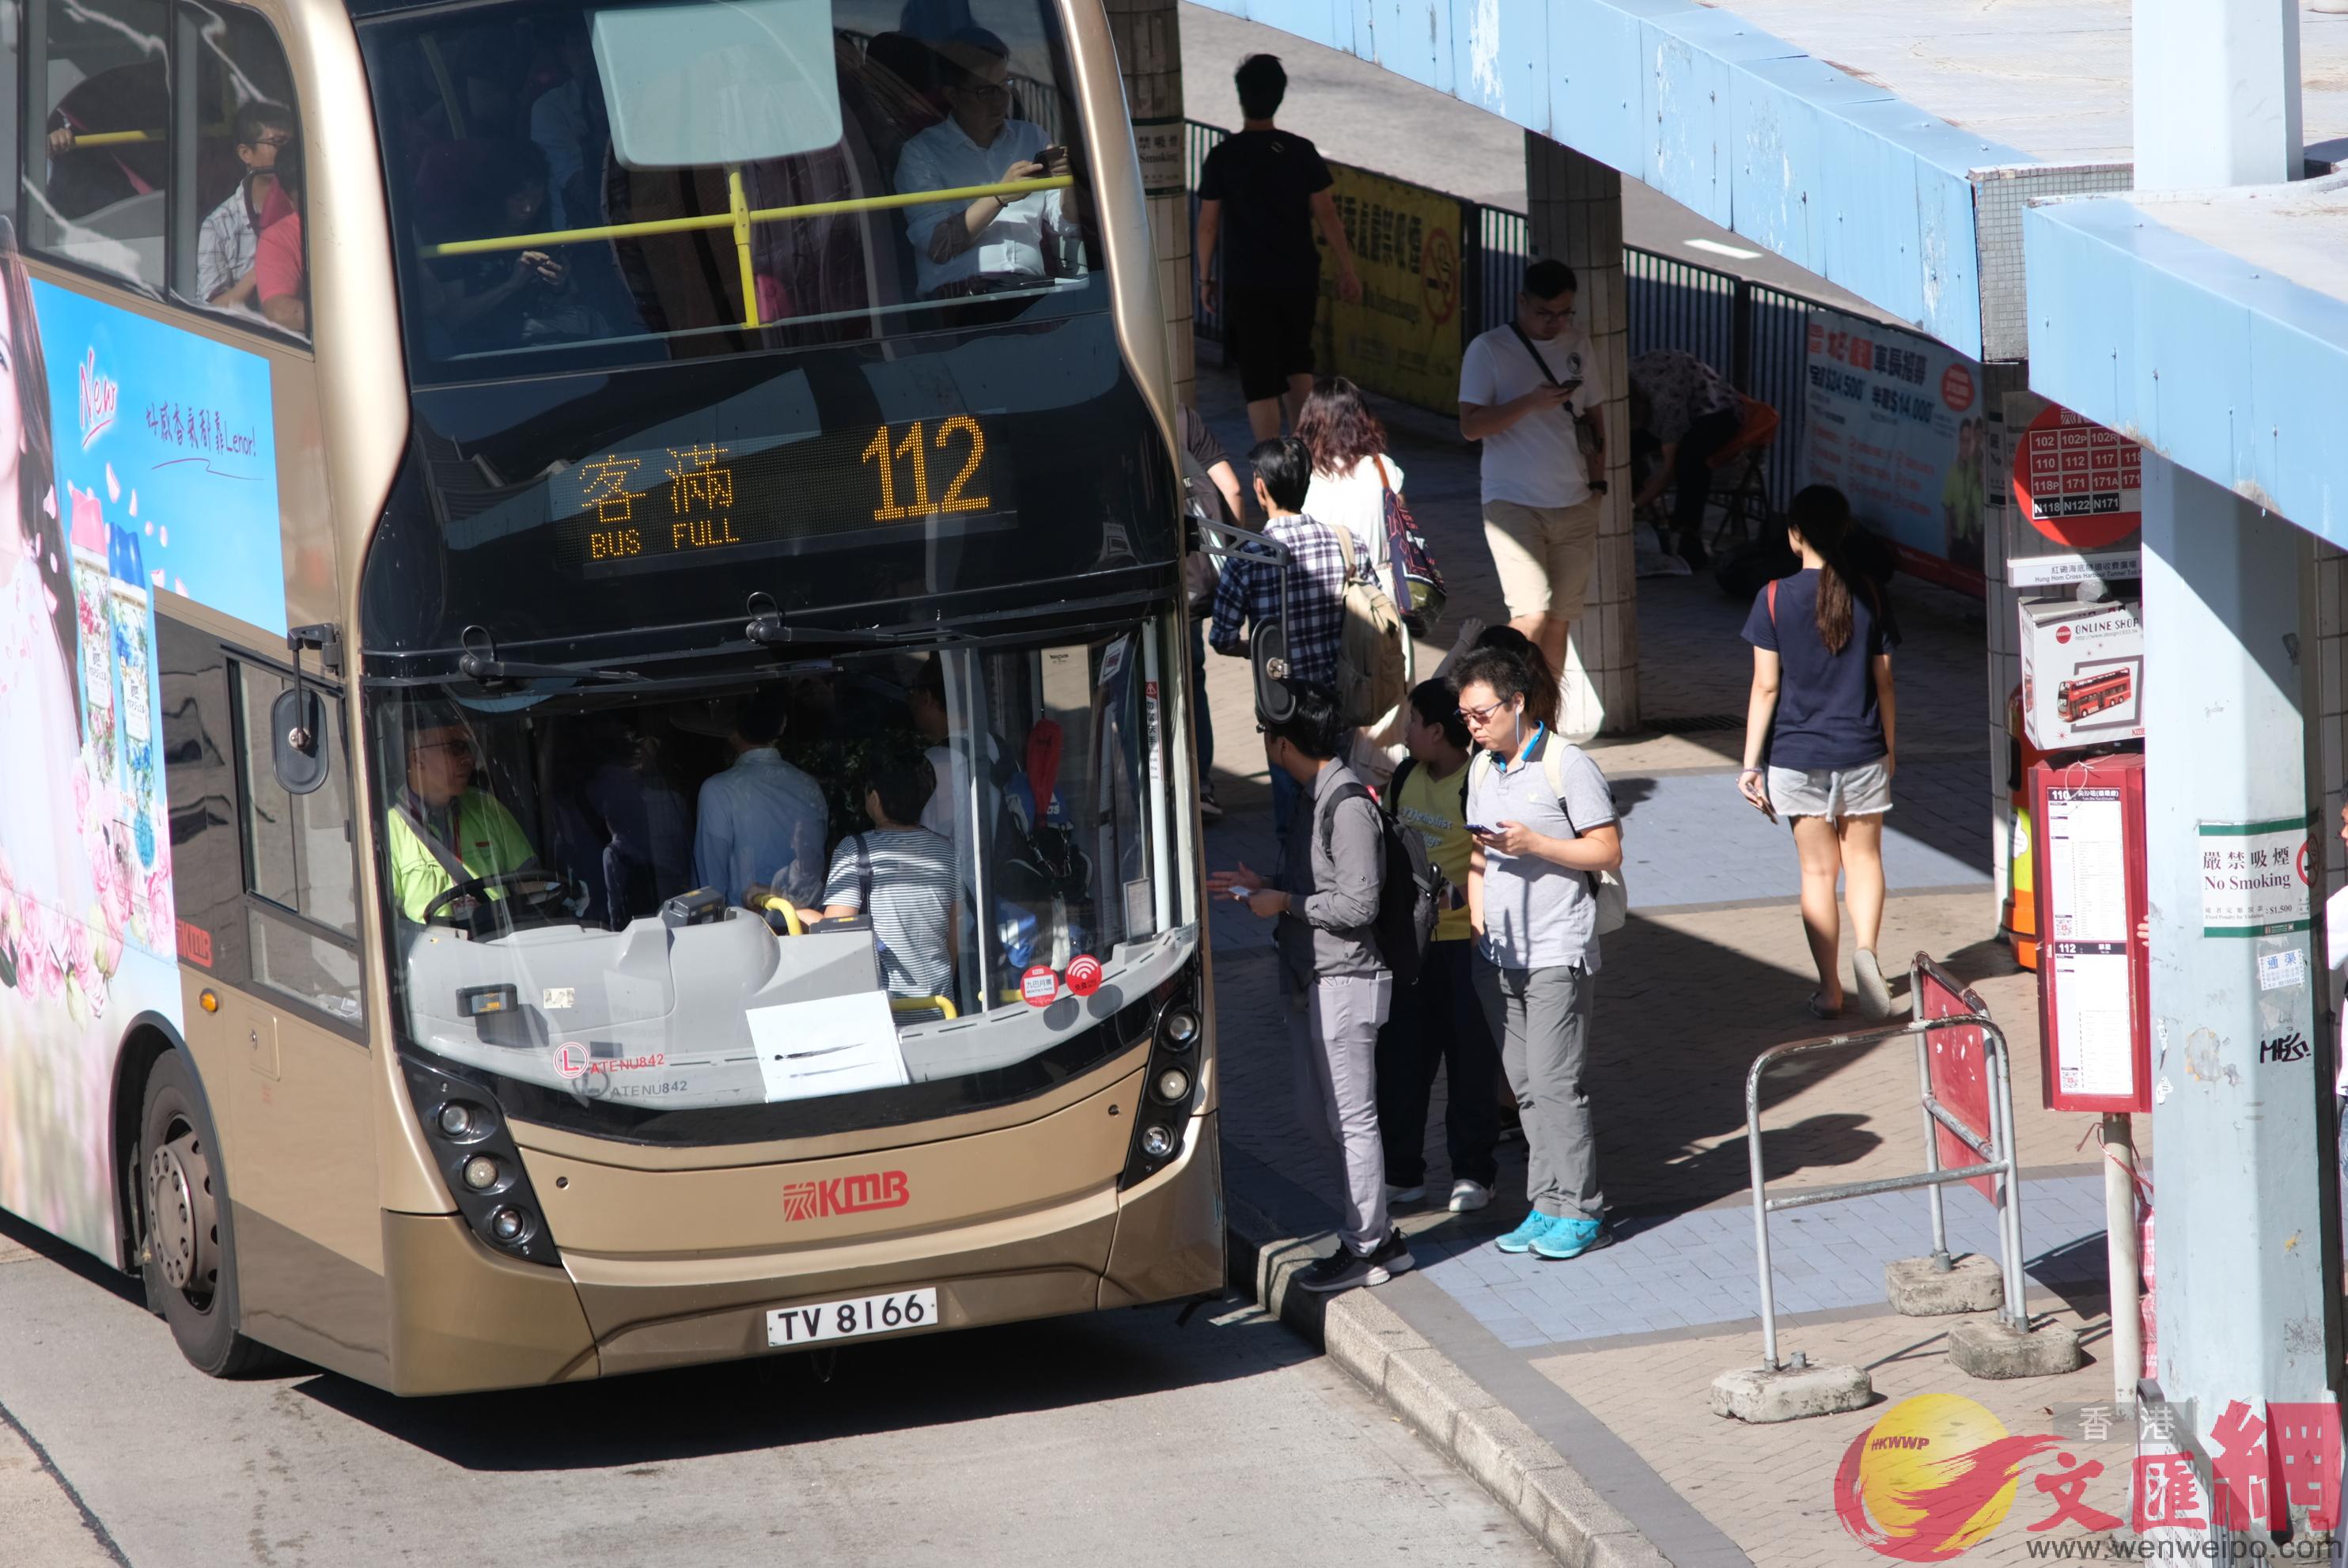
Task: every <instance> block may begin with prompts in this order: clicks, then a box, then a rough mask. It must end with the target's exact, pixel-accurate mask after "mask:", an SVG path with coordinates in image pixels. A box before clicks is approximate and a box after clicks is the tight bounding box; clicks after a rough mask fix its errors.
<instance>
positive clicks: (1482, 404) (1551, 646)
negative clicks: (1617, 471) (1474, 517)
mask: <svg viewBox="0 0 2348 1568" xmlns="http://www.w3.org/2000/svg"><path fill="white" fill-rule="evenodd" d="M1577 286H1578V284H1577V280H1576V279H1575V277H1574V275H1573V269H1572V268H1571V267H1569V266H1567V265H1566V264H1565V263H1563V262H1559V261H1542V262H1535V263H1533V264H1532V265H1530V266H1529V267H1527V268H1526V269H1525V282H1524V287H1523V288H1522V289H1520V290H1519V292H1518V294H1517V315H1516V319H1515V320H1514V321H1512V322H1510V323H1509V325H1506V326H1499V327H1495V328H1493V329H1492V330H1491V331H1490V332H1488V333H1485V334H1484V335H1482V336H1480V337H1478V338H1477V339H1476V340H1475V341H1474V342H1473V343H1470V344H1469V345H1468V351H1467V353H1466V354H1465V355H1463V356H1461V358H1460V362H1459V433H1460V435H1462V436H1464V437H1466V438H1468V440H1471V441H1480V442H1482V443H1483V446H1484V455H1483V481H1484V484H1483V488H1484V540H1485V542H1486V543H1487V544H1488V546H1489V547H1490V548H1491V552H1492V563H1493V565H1494V566H1495V567H1496V568H1498V572H1499V577H1500V594H1501V597H1502V598H1503V599H1504V600H1506V601H1507V603H1508V606H1509V624H1510V625H1511V626H1514V627H1515V628H1516V629H1517V630H1518V631H1519V632H1522V633H1523V634H1525V635H1526V636H1528V637H1529V638H1531V639H1532V641H1533V642H1534V644H1535V645H1538V646H1539V647H1540V651H1541V653H1542V654H1543V655H1546V656H1547V658H1548V659H1549V664H1550V668H1551V669H1552V670H1556V671H1559V672H1560V673H1562V672H1563V671H1564V669H1565V643H1566V634H1567V633H1568V632H1569V631H1570V630H1571V628H1572V625H1573V623H1574V622H1576V621H1578V620H1580V619H1581V610H1582V602H1583V600H1584V599H1585V598H1586V597H1587V596H1588V593H1589V592H1590V574H1591V571H1592V570H1593V569H1594V568H1595V566H1596V565H1597V562H1598V512H1599V506H1600V502H1599V500H1598V497H1599V495H1600V494H1601V492H1603V491H1604V490H1605V488H1606V480H1605V474H1606V454H1605V426H1604V423H1603V419H1602V412H1603V410H1604V408H1605V406H1606V397H1607V387H1606V382H1605V379H1604V377H1603V375H1602V373H1601V370H1600V368H1599V365H1598V356H1597V353H1596V351H1595V350H1594V349H1592V348H1591V344H1590V338H1589V335H1587V334H1586V333H1584V332H1583V331H1582V330H1581V327H1580V326H1579V325H1575V323H1574V320H1573V302H1574V294H1575V291H1576V288H1577ZM1585 442H1586V443H1587V447H1588V451H1587V453H1586V454H1585V451H1584V446H1585Z"/></svg>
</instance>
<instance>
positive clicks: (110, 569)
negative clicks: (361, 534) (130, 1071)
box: [0, 231, 284, 1255]
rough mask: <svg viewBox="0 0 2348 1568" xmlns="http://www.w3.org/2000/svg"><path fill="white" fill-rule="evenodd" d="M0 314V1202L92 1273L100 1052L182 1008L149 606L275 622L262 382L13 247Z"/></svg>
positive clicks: (101, 1156) (277, 595)
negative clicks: (72, 1248) (1, 518)
mask: <svg viewBox="0 0 2348 1568" xmlns="http://www.w3.org/2000/svg"><path fill="white" fill-rule="evenodd" d="M0 233H4V231H0ZM0 305H5V318H6V319H5V324H0V345H5V354H6V367H5V370H6V373H5V374H0V467H4V468H5V469H6V471H5V472H0V510H5V511H7V512H8V514H9V515H8V518H7V521H6V522H5V525H0V1126H5V1127H7V1128H9V1129H11V1130H12V1132H13V1134H14V1136H13V1137H11V1138H10V1139H9V1140H7V1141H6V1142H5V1145H0V1208H5V1209H7V1210H9V1211H11V1212H15V1213H17V1214H21V1215H23V1216H25V1217H26V1218H27V1219H29V1220H32V1221H33V1222H36V1223H37V1224H40V1225H42V1226H45V1227H46V1228H47V1229H49V1230H51V1231H54V1232H56V1233H57V1234H59V1235H61V1236H64V1237H66V1238H67V1240H70V1241H73V1242H75V1243H78V1244H80V1245H82V1246H84V1247H88V1248H89V1249H91V1250H93V1251H96V1252H98V1253H100V1254H101V1255H104V1254H107V1253H110V1252H111V1250H112V1248H113V1246H114V1235H115V1222H114V1211H113V1204H112V1202H110V1200H109V1197H108V1171H107V1169H106V1165H107V1150H108V1147H109V1146H110V1141H111V1140H110V1139H109V1138H108V1119H107V1118H108V1101H109V1098H110V1083H109V1079H110V1076H111V1075H110V1072H109V1068H110V1065H111V1063H112V1062H113V1059H114V1052H115V1047H116V1046H117V1044H118V1042H119V1041H120V1039H121V1037H122V1034H123V1031H124V1030H125V1028H126V1027H127V1026H129V1022H130V1020H132V1019H134V1018H136V1017H138V1016H140V1015H142V1014H152V1015H154V1016H158V1017H160V1018H162V1019H165V1020H168V1021H170V1023H172V1024H173V1025H175V1026H176V1025H177V1024H178V1023H179V1021H180V977H179V965H178V941H177V923H176V920H175V917H174V913H173V911H174V901H173V897H172V888H171V849H170V820H169V816H168V806H167V799H166V795H165V791H164V786H163V758H162V756H161V749H160V740H161V722H160V714H161V704H160V689H161V688H160V680H159V676H158V671H157V668H156V656H155V647H156V638H155V617H154V591H155V589H156V588H157V587H159V586H163V585H169V586H170V587H171V588H172V589H173V590H174V591H176V592H180V593H187V594H189V595H190V596H191V597H197V598H201V599H202V600H203V601H204V602H205V603H211V604H213V605H215V606H217V607H218V608H221V609H222V610H225V611H227V612H229V613H230V614H237V615H240V616H242V617H243V618H244V619H247V620H251V621H256V622H259V623H260V624H263V625H266V626H270V627H273V628H275V629H279V630H282V629H283V625H284V596H283V571H282V568H281V565H280V557H279V555H278V549H277V497H276V490H277V486H276V472H275V462H274V456H273V451H272V449H271V442H270V438H269V431H270V403H269V382H268V367H267V366H266V364H265V363H263V361H261V360H260V359H258V358H256V357H255V356H251V355H246V354H242V353H239V352H238V351H236V350H234V349H231V348H226V347H223V346H220V345H216V344H213V343H210V342H207V341H205V340H203V339H201V338H198V337H195V336H193V335H190V334H187V333H182V332H178V331H175V330H173V329H171V328H169V327H166V326H162V325H158V324H156V323H153V322H150V321H148V320H146V319H144V318H142V317H139V316H134V315H131V314H130V313H129V312H127V311H122V310H118V309H116V308H114V307H111V306H108V305H105V304H98V303H97V302H96V301H93V300H88V299H84V298H82V297H80V296H78V295H76V294H69V293H67V291H65V290H63V289H60V288H57V287H54V286H52V285H50V284H44V283H38V282H35V281H33V280H32V279H30V278H28V277H27V276H26V273H25V270H24V265H23V263H22V262H21V261H20V260H19V258H18V256H17V254H16V253H15V248H14V246H13V244H5V243H0Z"/></svg>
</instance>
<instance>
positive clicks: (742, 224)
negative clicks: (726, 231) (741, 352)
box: [726, 164, 758, 329]
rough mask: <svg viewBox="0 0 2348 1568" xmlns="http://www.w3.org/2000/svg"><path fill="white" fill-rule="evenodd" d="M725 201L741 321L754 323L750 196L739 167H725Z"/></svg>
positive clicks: (755, 285)
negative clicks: (737, 268)
mask: <svg viewBox="0 0 2348 1568" xmlns="http://www.w3.org/2000/svg"><path fill="white" fill-rule="evenodd" d="M726 204H727V205H728V206H730V207H732V208H733V209H734V255H735V259H736V260H737V261H738V262H740V263H742V325H744V326H746V327H750V328H753V329H755V328H756V327H757V325H758V272H757V268H756V267H755V266H753V265H752V264H751V262H750V199H749V197H747V196H746V195H744V194H743V193H742V168H741V165H739V164H736V165H735V166H734V167H733V168H731V169H728V170H726Z"/></svg>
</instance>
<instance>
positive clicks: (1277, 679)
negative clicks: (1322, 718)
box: [1248, 621, 1296, 724]
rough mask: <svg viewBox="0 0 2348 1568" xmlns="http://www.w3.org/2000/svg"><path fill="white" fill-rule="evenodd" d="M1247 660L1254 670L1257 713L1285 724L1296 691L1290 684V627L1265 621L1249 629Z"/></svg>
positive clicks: (1292, 710)
mask: <svg viewBox="0 0 2348 1568" xmlns="http://www.w3.org/2000/svg"><path fill="white" fill-rule="evenodd" d="M1248 662H1249V663H1250V664H1251V665H1253V666H1254V670H1255V716H1256V717H1258V718H1260V719H1262V721H1263V722H1264V723H1266V724H1285V723H1286V722H1287V721H1288V719H1289V717H1290V716H1291V715H1292V714H1294V713H1295V711H1296V692H1295V689H1294V688H1293V687H1292V686H1290V685H1289V684H1288V627H1287V624H1286V623H1284V622H1281V621H1266V622H1262V623H1259V624H1257V625H1255V626H1253V627H1251V628H1250V630H1249V632H1248Z"/></svg>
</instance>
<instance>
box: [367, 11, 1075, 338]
mask: <svg viewBox="0 0 2348 1568" xmlns="http://www.w3.org/2000/svg"><path fill="white" fill-rule="evenodd" d="M359 36H360V41H361V46H362V47H363V48H364V49H365V51H366V56H367V67H368V72H369V76H370V79H371V81H372V84H373V88H374V98H375V105H376V114H377V116H378V120H379V125H380V129H381V135H382V141H383V158H384V170H385V177H386V185H387V186H388V188H389V191H390V195H391V206H392V222H393V228H394V231H395V232H396V234H397V235H398V236H399V240H400V245H399V253H398V259H399V265H400V271H401V279H400V282H401V287H402V289H403V291H404V294H405V309H404V310H403V312H402V320H403V323H404V325H406V327H407V333H408V347H409V356H410V361H411V365H412V366H417V367H421V368H422V376H421V378H422V379H423V380H425V381H427V382H438V381H441V380H443V379H469V378H472V377H494V376H499V375H510V374H516V373H520V374H528V373H530V371H531V369H532V368H533V367H534V366H535V365H543V366H547V367H548V368H550V369H552V368H557V367H561V368H582V367H584V366H589V365H592V364H597V363H611V362H615V361H616V362H622V363H642V362H644V361H647V360H655V359H663V358H684V357H698V356H704V355H722V354H730V353H735V352H737V351H740V350H743V349H791V348H804V347H813V346H821V345H828V344H835V343H842V342H851V341H856V340H860V339H864V338H870V337H873V336H880V335H898V334H906V335H911V334H917V333H924V332H930V331H934V330H937V329H938V328H939V327H941V326H947V325H958V324H965V323H972V322H977V321H994V320H1000V319H1004V318H1007V317H1008V316H1010V315H1018V314H1021V313H1023V312H1025V311H1026V310H1029V309H1031V308H1034V309H1038V310H1043V311H1048V312H1050V313H1052V314H1056V315H1066V314H1068V313H1071V312H1075V311H1097V310H1102V309H1106V308H1107V298H1106V294H1105V291H1101V290H1097V289H1095V288H1094V287H1092V286H1091V285H1092V283H1093V278H1092V275H1091V272H1090V269H1089V268H1088V266H1087V264H1086V259H1085V256H1086V250H1087V248H1088V246H1089V244H1090V241H1091V236H1090V234H1089V230H1088V227H1087V226H1088V225H1089V224H1091V222H1093V220H1092V219H1091V217H1090V211H1091V207H1090V203H1089V201H1088V200H1086V197H1085V195H1084V193H1083V191H1082V189H1081V187H1082V185H1083V182H1084V181H1085V178H1086V176H1085V172H1084V164H1085V156H1084V147H1083V141H1084V131H1083V125H1082V122H1081V120H1080V119H1079V117H1078V116H1077V115H1076V112H1075V107H1074V104H1073V102H1072V101H1071V100H1070V98H1069V97H1068V95H1067V93H1066V90H1065V88H1064V86H1063V83H1062V79H1061V77H1062V71H1061V67H1060V66H1059V65H1058V63H1057V62H1058V59H1059V57H1060V54H1061V52H1062V46H1061V42H1060V39H1059V35H1058V27H1057V22H1056V17H1055V15H1053V9H1052V7H1051V6H1049V5H1045V4H1043V0H966V3H963V0H957V4H956V5H950V6H949V5H935V6H933V5H926V4H925V5H905V4H903V0H734V3H727V4H720V3H713V0H631V3H629V4H624V5H610V6H601V5H592V4H590V5H586V6H583V7H582V6H580V5H555V4H551V3H540V0H502V3H499V0H489V3H483V4H477V5H468V6H466V7H464V8H463V9H461V10H457V9H443V10H436V11H433V12H429V13H427V14H425V15H400V14H391V15H384V16H383V17H382V18H381V19H379V20H371V21H366V22H363V23H362V24H361V26H360V34H359ZM957 139H963V140H961V141H959V142H958V140H957ZM972 139H974V141H973V140H972ZM1012 170H1016V173H1015V175H1014V174H1012V173H1011V172H1010V171H1012ZM1004 186H1007V187H1008V188H1007V189H1000V190H997V189H994V188H995V187H1004ZM932 192H935V193H936V194H935V195H934V196H932V195H931V194H930V193H932ZM996 196H1000V197H1001V199H1002V200H1001V201H1000V202H999V203H996V204H990V203H992V200H993V198H994V197H996ZM998 207H999V210H998ZM950 214H958V215H962V216H963V217H964V218H966V219H969V220H970V221H969V222H965V223H964V224H963V234H964V235H965V236H966V237H967V242H963V241H960V240H957V239H955V238H954V236H953V232H952V225H950V224H949V223H947V222H945V219H946V218H947V217H948V216H949V215H950ZM932 243H935V244H936V245H938V246H939V248H940V249H941V251H943V252H945V253H946V254H944V255H943V256H942V258H941V257H938V256H932V254H931V253H929V250H928V247H929V246H930V245H931V244H932ZM981 294H983V295H986V296H988V297H986V298H985V299H983V300H980V299H977V298H975V297H974V296H978V295H981Z"/></svg>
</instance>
